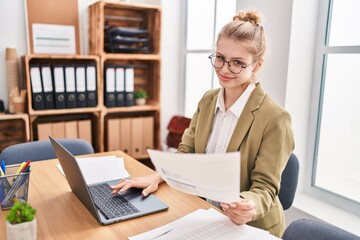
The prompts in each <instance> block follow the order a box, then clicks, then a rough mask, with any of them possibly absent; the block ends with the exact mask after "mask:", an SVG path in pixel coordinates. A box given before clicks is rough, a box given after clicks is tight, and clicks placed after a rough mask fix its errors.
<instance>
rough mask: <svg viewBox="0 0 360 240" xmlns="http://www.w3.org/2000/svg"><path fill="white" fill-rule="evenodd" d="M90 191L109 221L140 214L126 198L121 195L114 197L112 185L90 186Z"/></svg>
mask: <svg viewBox="0 0 360 240" xmlns="http://www.w3.org/2000/svg"><path fill="white" fill-rule="evenodd" d="M89 191H90V193H91V195H92V197H93V200H94V202H95V205H96V206H97V207H98V208H99V209H100V210H101V211H102V213H103V214H104V215H105V216H106V217H107V218H108V219H112V218H116V217H121V216H126V215H129V214H133V213H137V212H139V210H138V209H137V208H136V207H134V205H132V204H131V203H130V202H129V201H127V200H126V199H125V198H124V197H122V196H120V195H115V196H113V195H112V194H111V192H112V190H111V189H110V185H109V184H107V183H100V184H95V185H91V186H89Z"/></svg>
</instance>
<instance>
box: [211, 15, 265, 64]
mask: <svg viewBox="0 0 360 240" xmlns="http://www.w3.org/2000/svg"><path fill="white" fill-rule="evenodd" d="M260 22H261V17H260V15H259V13H257V12H256V11H246V12H239V13H238V14H237V15H235V16H234V17H233V21H231V22H229V23H228V24H226V25H225V26H224V27H223V28H222V29H221V31H220V33H219V35H218V39H217V41H219V39H220V38H221V37H227V38H231V39H233V40H237V41H240V42H248V43H249V44H248V46H247V50H248V51H249V52H250V53H251V54H252V55H253V56H254V57H255V58H257V59H259V58H263V57H264V55H265V50H266V36H265V33H264V29H263V27H262V26H261V25H260Z"/></svg>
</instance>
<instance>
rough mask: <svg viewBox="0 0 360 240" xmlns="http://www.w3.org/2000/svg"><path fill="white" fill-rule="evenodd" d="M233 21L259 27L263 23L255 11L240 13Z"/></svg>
mask: <svg viewBox="0 0 360 240" xmlns="http://www.w3.org/2000/svg"><path fill="white" fill-rule="evenodd" d="M233 20H234V21H236V20H239V21H244V22H251V23H252V24H254V25H256V26H258V25H259V24H260V22H261V17H260V16H259V14H258V13H257V12H255V11H249V12H239V13H238V14H237V15H236V16H234V17H233Z"/></svg>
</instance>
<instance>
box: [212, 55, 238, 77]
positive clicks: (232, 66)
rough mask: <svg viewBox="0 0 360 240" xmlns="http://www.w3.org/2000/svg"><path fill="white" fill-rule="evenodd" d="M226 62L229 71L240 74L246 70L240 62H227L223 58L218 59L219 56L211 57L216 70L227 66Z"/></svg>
mask: <svg viewBox="0 0 360 240" xmlns="http://www.w3.org/2000/svg"><path fill="white" fill-rule="evenodd" d="M225 62H226V63H227V64H228V67H229V70H230V71H231V72H232V73H236V74H237V73H240V72H241V70H242V69H243V68H244V67H243V66H242V65H241V64H240V62H239V61H238V60H232V61H225V60H224V59H223V58H221V57H217V56H212V57H211V64H212V65H213V66H214V67H215V68H222V67H223V66H224V64H225Z"/></svg>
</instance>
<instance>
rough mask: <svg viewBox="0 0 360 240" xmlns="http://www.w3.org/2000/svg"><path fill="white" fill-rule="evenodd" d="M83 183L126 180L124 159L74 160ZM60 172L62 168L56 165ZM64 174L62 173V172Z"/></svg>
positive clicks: (113, 157) (94, 158)
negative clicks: (83, 180)
mask: <svg viewBox="0 0 360 240" xmlns="http://www.w3.org/2000/svg"><path fill="white" fill-rule="evenodd" d="M76 160H77V162H78V164H79V166H80V169H81V172H82V174H83V176H84V178H85V182H86V183H87V184H88V185H90V184H94V183H99V182H105V181H111V180H116V179H121V178H128V177H129V176H130V175H129V173H128V172H127V171H126V169H125V165H124V159H123V158H118V157H115V156H103V157H89V158H76ZM58 168H59V170H60V171H62V168H61V166H60V164H59V165H58ZM62 173H63V174H64V172H63V171H62Z"/></svg>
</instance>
